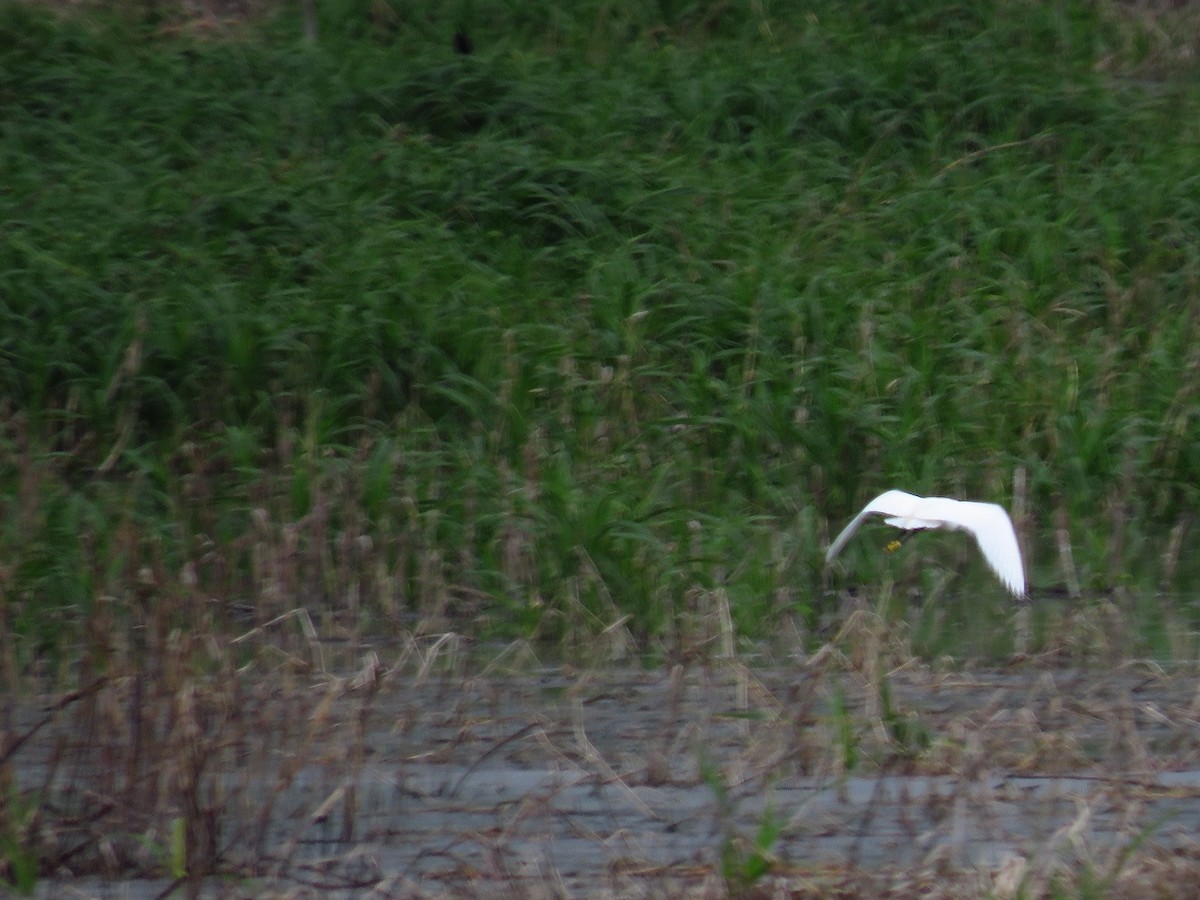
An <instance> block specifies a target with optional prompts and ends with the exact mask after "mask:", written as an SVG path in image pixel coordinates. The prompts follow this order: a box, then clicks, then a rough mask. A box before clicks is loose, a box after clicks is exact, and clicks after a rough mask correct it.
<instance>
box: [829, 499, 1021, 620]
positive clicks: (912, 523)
mask: <svg viewBox="0 0 1200 900" xmlns="http://www.w3.org/2000/svg"><path fill="white" fill-rule="evenodd" d="M871 515H882V516H886V517H887V518H885V519H884V521H885V522H887V523H888V524H889V525H894V526H895V527H896V528H900V529H902V530H904V531H917V530H919V529H921V528H945V529H948V530H950V531H969V532H970V533H971V534H972V535H974V537H975V542H976V543H977V544H979V549H980V550H981V551H982V552H983V558H984V559H985V560H987V564H988V565H989V566H990V567H991V569H992V571H993V572H995V573H996V577H998V578H999V579H1000V580H1001V581H1002V582H1003V583H1004V586H1005V587H1006V588H1008V589H1009V590H1010V591H1012V592H1013V594H1015V595H1016V596H1017V597H1024V596H1025V565H1024V563H1022V562H1021V548H1020V547H1019V546H1018V545H1017V533H1016V531H1015V530H1014V529H1013V523H1012V519H1010V518H1009V517H1008V513H1007V512H1005V511H1004V507H1002V506H997V505H996V504H995V503H977V502H975V501H972V500H954V499H952V498H950V497H918V496H916V495H914V494H908V493H905V492H904V491H884V492H883V493H882V494H880V495H879V496H878V497H876V498H875V499H874V500H872V501H871V502H870V503H868V504H867V505H866V506H864V507H863V508H862V512H860V513H859V514H858V515H857V516H855V517H854V518H853V519H851V520H850V524H849V525H847V526H846V527H845V528H843V529H842V533H841V534H839V535H838V536H837V539H836V540H835V541H834V542H833V543H832V544H830V545H829V551H828V552H827V553H826V554H825V562H826V563H828V562H830V561H832V559H833V558H834V557H835V556H837V555H838V552H839V551H840V550H841V549H842V547H844V546H845V545H846V542H847V541H848V540H850V538H851V537H852V536H853V534H854V532H855V531H857V530H858V526H859V525H860V524H862V521H863V519H865V518H866V517H867V516H871Z"/></svg>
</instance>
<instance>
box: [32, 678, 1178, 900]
mask: <svg viewBox="0 0 1200 900" xmlns="http://www.w3.org/2000/svg"><path fill="white" fill-rule="evenodd" d="M289 690H291V691H292V692H293V693H291V694H289V693H288V692H287V691H285V690H284V689H283V688H279V687H276V688H273V689H272V690H271V691H267V692H264V693H263V694H261V695H260V697H259V699H258V701H256V705H255V709H256V711H257V713H256V714H257V715H258V717H259V718H258V719H256V720H255V721H254V722H253V723H251V724H249V725H246V726H245V727H244V730H242V731H239V732H237V734H236V735H234V737H233V738H231V739H230V740H226V741H222V742H220V744H219V747H220V752H214V753H213V756H212V759H211V760H209V761H208V762H207V764H206V765H204V766H203V767H201V768H199V769H198V770H197V772H198V774H197V776H196V777H195V778H194V779H193V780H194V782H195V783H192V784H190V787H191V788H194V790H193V794H194V795H195V796H196V797H198V798H199V801H198V804H199V807H201V808H202V813H201V814H200V818H202V819H204V820H205V821H207V822H208V823H209V826H208V827H209V829H210V838H211V842H212V846H213V848H214V850H213V854H212V857H213V859H214V860H215V863H214V865H213V871H212V874H211V875H210V876H208V877H206V878H204V879H193V880H191V881H187V882H183V881H177V882H172V881H171V880H170V879H169V878H165V877H162V876H161V870H162V868H164V865H163V864H162V860H163V858H164V857H165V856H169V854H170V849H169V848H170V846H171V842H170V837H169V836H168V835H166V834H163V833H161V830H160V831H159V832H154V833H150V834H147V833H146V832H145V831H144V830H139V829H140V828H142V826H140V825H138V824H136V823H135V822H133V821H130V822H128V823H127V824H126V825H120V823H118V822H116V821H113V822H111V823H110V824H109V826H107V827H108V831H107V832H106V833H107V834H108V836H109V837H108V839H109V840H111V841H112V846H111V847H110V848H109V849H108V850H107V851H106V850H104V849H103V848H101V849H100V850H99V851H97V852H96V853H92V852H91V849H86V850H84V851H83V852H81V853H79V854H78V855H76V856H75V857H74V858H75V859H76V860H77V861H78V864H77V865H76V867H75V868H72V867H71V865H70V864H66V865H64V866H63V867H62V868H61V869H60V870H59V871H58V872H56V873H48V874H47V876H46V877H44V878H43V879H42V880H41V881H40V882H39V885H38V891H37V895H38V896H41V897H47V898H49V897H66V896H77V897H91V896H95V897H130V898H135V897H136V898H140V897H152V896H163V895H166V894H170V893H172V892H178V893H179V895H181V896H182V895H185V894H189V893H190V894H191V895H203V896H292V897H295V896H310V895H311V896H318V895H319V896H344V897H355V896H367V895H369V896H373V897H417V896H421V897H423V896H496V895H506V896H603V895H607V896H630V895H636V894H639V893H646V892H647V891H648V892H650V893H652V894H653V895H655V896H675V895H678V896H685V895H696V894H704V893H705V891H709V892H711V893H712V894H713V895H719V894H721V893H723V892H724V891H726V890H728V889H729V888H730V885H731V883H735V882H738V879H739V878H741V879H744V880H745V881H746V883H750V882H752V881H755V880H761V881H762V883H763V884H767V883H770V881H772V880H773V881H775V882H776V883H784V884H786V883H788V879H792V880H793V882H794V881H795V880H796V879H801V880H802V882H803V883H804V884H816V885H818V886H819V885H820V884H824V883H831V882H828V879H831V878H832V879H838V878H843V879H844V878H845V875H846V873H856V877H860V878H865V879H868V880H870V879H871V878H878V877H883V876H882V875H881V873H883V874H886V873H902V872H920V871H934V870H938V871H954V872H958V873H960V874H961V873H968V874H969V875H970V879H972V882H971V883H974V884H977V885H983V886H984V887H987V886H988V885H989V884H992V881H991V880H994V879H996V878H1001V877H1004V876H1003V873H1004V872H1005V871H1011V869H1012V867H1013V866H1014V865H1016V866H1017V869H1018V871H1019V872H1020V873H1024V877H1025V878H1026V879H1028V878H1031V877H1034V876H1039V875H1040V877H1043V878H1048V877H1051V876H1052V874H1053V873H1054V872H1056V871H1062V870H1069V869H1071V868H1072V867H1075V868H1078V867H1080V866H1094V867H1096V868H1097V870H1104V871H1107V870H1108V869H1107V867H1108V866H1109V864H1110V863H1111V861H1112V860H1114V859H1117V858H1118V856H1119V855H1120V854H1121V853H1124V852H1126V851H1132V850H1133V849H1137V850H1138V851H1139V852H1146V851H1147V850H1151V851H1153V852H1159V853H1179V852H1184V851H1186V850H1188V848H1191V847H1192V844H1193V842H1194V836H1195V835H1196V834H1197V833H1200V753H1198V750H1200V728H1198V727H1197V713H1198V710H1200V697H1198V695H1197V691H1196V687H1195V679H1194V676H1193V675H1192V674H1191V673H1183V672H1179V673H1169V672H1164V671H1162V670H1161V669H1158V668H1157V667H1154V666H1150V665H1134V664H1131V665H1127V666H1123V667H1122V666H1118V667H1114V668H1110V669H1107V670H1103V671H1094V670H1073V669H1055V668H1046V667H1042V666H1029V667H1027V668H1021V667H1017V668H1014V669H1011V670H1005V671H986V672H944V673H933V672H930V671H927V670H924V669H919V668H911V669H906V668H901V669H900V670H898V671H893V672H889V673H886V675H885V676H884V678H883V680H881V679H880V676H879V674H878V673H874V674H872V675H866V674H863V673H859V672H855V671H852V670H848V671H840V672H837V673H831V672H829V671H820V672H816V671H814V670H812V669H809V668H806V667H805V666H801V665H798V666H796V667H794V668H791V669H778V668H776V669H771V670H768V671H758V670H755V669H753V668H752V667H748V666H745V665H743V664H740V663H734V662H725V663H719V664H715V665H712V666H703V667H699V666H698V667H694V668H691V669H688V670H684V669H682V668H675V669H673V670H661V669H660V670H657V671H638V670H625V671H619V670H597V671H592V672H587V673H580V672H573V671H570V670H569V669H564V668H562V667H559V668H556V669H554V670H547V671H533V672H520V673H510V674H479V675H468V674H464V673H462V672H455V673H453V674H446V675H425V676H423V677H421V678H417V677H413V676H408V675H401V674H400V673H395V674H393V675H390V676H385V677H382V678H377V679H376V680H374V681H373V682H372V683H371V684H370V686H369V687H365V686H363V685H359V686H357V687H356V686H355V685H354V683H353V682H352V681H350V680H347V681H344V682H337V683H333V682H331V681H329V680H328V679H326V680H321V679H313V680H312V683H311V684H309V685H307V686H305V685H293V686H292V687H291V688H290V689H289ZM297 696H298V697H299V698H300V699H297ZM272 697H274V698H276V700H277V701H278V706H275V705H273V703H274V701H273V700H272V699H271V698H272ZM288 698H290V699H288ZM289 704H290V706H289ZM26 714H27V716H28V717H29V719H30V720H31V721H32V719H33V718H35V717H36V715H37V714H38V712H37V704H36V703H34V702H32V701H31V703H30V705H29V707H28V709H27V711H26ZM272 715H274V716H275V718H272ZM203 718H204V717H203V716H201V717H199V719H203ZM199 719H198V720H199ZM285 719H287V720H290V721H291V723H292V724H291V725H290V726H289V727H286V728H284V727H281V726H280V725H279V723H280V722H283V721H284V720H285ZM273 723H274V724H273ZM60 724H61V726H62V727H63V728H65V727H67V726H68V720H66V719H64V720H63V721H62V722H61V723H59V722H57V721H56V722H50V723H49V724H48V725H47V726H46V727H45V728H44V729H43V730H42V731H41V732H39V733H38V735H37V736H36V738H35V739H33V740H30V741H28V742H27V743H26V745H25V746H23V747H22V749H21V750H20V752H19V753H18V754H16V756H15V757H14V759H15V772H16V776H17V781H18V784H19V785H20V786H21V787H22V788H25V789H30V788H32V787H37V788H38V789H39V790H44V791H47V792H49V793H51V794H52V793H54V792H61V793H62V795H63V796H64V797H73V798H74V801H73V802H75V803H76V804H82V805H84V806H86V803H84V800H83V799H81V798H84V797H85V794H86V792H88V791H91V792H92V793H93V794H103V793H104V792H105V791H117V790H120V787H119V779H117V780H114V779H112V778H111V777H109V774H108V773H106V772H104V771H100V770H99V769H97V770H94V771H93V770H91V769H90V768H89V760H90V761H91V762H92V763H95V764H96V765H97V766H100V765H101V764H102V762H103V760H104V759H105V758H106V753H107V752H108V751H106V750H105V748H104V747H97V748H95V749H94V750H93V751H92V752H91V753H90V754H89V753H88V752H84V750H85V748H82V747H80V748H77V750H76V752H75V756H74V758H73V759H72V760H71V761H70V764H69V765H67V764H64V762H63V755H64V750H63V748H64V746H66V745H65V744H63V742H62V741H61V740H58V741H56V740H55V730H56V728H58V727H59V725H60ZM59 737H60V738H61V734H60V735H59ZM100 738H101V739H102V738H103V735H100ZM101 743H103V740H101ZM210 746H212V747H216V746H218V745H217V744H212V745H210ZM67 755H70V754H69V753H68V754H67ZM143 768H144V770H145V771H146V772H156V773H157V774H156V776H155V777H158V778H159V779H167V780H170V779H172V778H175V779H178V778H179V773H178V772H167V771H166V770H155V769H153V767H145V766H143ZM126 786H128V784H127V785H126ZM170 795H171V791H170V790H167V791H166V792H164V793H161V794H156V795H155V796H157V797H160V798H161V797H169V796H170ZM67 802H68V801H64V803H67ZM155 802H157V803H162V802H164V801H163V800H161V799H159V800H157V801H155ZM151 820H152V817H151V816H149V815H147V816H146V817H145V821H151ZM122 828H127V829H128V834H125V835H124V838H125V840H124V843H123V840H122V834H121V833H120V832H121V831H122ZM196 834H197V832H196V831H194V830H193V831H191V832H189V835H190V837H189V840H192V841H195V840H196ZM123 846H124V847H125V848H126V849H122V847H123ZM129 847H133V848H134V849H128V848H129ZM139 848H140V849H139ZM147 848H149V849H147ZM106 853H107V858H108V859H109V860H110V862H109V863H108V864H107V869H106V865H105V863H104V859H105V857H106ZM139 854H141V856H139ZM89 856H95V857H96V859H97V860H99V861H97V862H93V863H91V864H88V865H86V866H85V865H84V864H83V860H84V859H85V858H87V857H89ZM136 859H140V860H141V863H140V864H138V865H135V864H134V863H135V861H136ZM155 859H157V860H158V863H159V866H158V868H159V872H157V873H156V872H154V868H155V865H154V863H155ZM756 860H758V861H762V862H763V863H764V864H765V865H766V868H767V869H768V874H765V875H763V874H761V873H760V870H759V869H758V868H756V862H755V861H756ZM154 875H156V876H157V877H148V876H154ZM823 879H825V880H824V881H823ZM997 883H998V882H997ZM790 895H791V894H789V896H790ZM797 895H800V894H797Z"/></svg>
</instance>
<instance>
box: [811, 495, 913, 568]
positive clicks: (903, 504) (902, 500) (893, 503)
mask: <svg viewBox="0 0 1200 900" xmlns="http://www.w3.org/2000/svg"><path fill="white" fill-rule="evenodd" d="M922 499H924V498H922V497H918V496H916V495H915V494H909V493H906V492H905V491H884V492H883V493H882V494H880V495H879V496H878V497H876V498H875V499H874V500H872V501H871V502H870V503H868V504H867V505H866V506H864V507H863V508H862V511H861V512H860V513H859V514H858V515H857V516H855V517H854V518H853V519H851V520H850V524H849V525H847V526H846V527H845V528H843V529H842V533H841V534H839V535H838V536H837V537H836V538H835V539H834V541H833V543H832V544H830V545H829V550H827V551H826V553H825V562H830V561H831V560H832V559H833V558H834V557H835V556H837V555H838V553H840V552H841V549H842V548H843V547H845V546H846V541H848V540H850V538H851V537H853V536H854V532H856V531H858V526H859V525H861V524H862V521H863V519H865V518H866V517H867V516H872V515H883V516H896V517H904V516H907V515H909V514H911V513H912V511H913V510H914V509H916V507H917V504H918V503H920V502H921V500H922Z"/></svg>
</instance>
